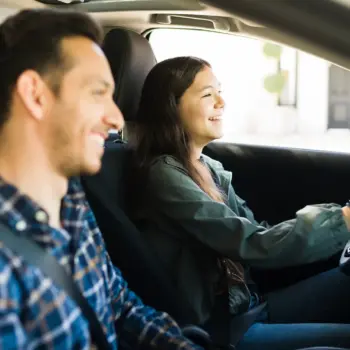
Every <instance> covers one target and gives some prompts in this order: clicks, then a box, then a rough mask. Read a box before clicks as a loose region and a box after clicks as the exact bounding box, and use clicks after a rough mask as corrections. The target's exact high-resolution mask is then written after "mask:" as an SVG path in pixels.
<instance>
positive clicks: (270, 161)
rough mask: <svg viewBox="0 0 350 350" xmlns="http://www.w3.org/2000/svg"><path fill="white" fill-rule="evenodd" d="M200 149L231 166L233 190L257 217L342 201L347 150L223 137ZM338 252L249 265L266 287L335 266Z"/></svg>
mask: <svg viewBox="0 0 350 350" xmlns="http://www.w3.org/2000/svg"><path fill="white" fill-rule="evenodd" d="M204 153H205V154H207V155H208V156H210V157H212V158H214V159H216V160H219V161H220V162H222V163H223V166H224V168H225V169H226V170H229V171H231V172H232V174H233V181H232V183H233V186H234V188H235V190H236V192H237V194H238V195H239V196H240V197H242V198H243V199H245V200H246V201H247V204H248V206H249V207H250V208H251V209H252V210H253V212H254V213H255V216H256V219H257V220H258V221H262V220H266V221H267V222H269V223H270V224H277V223H279V222H281V221H284V220H288V219H291V218H294V217H295V212H296V211H297V210H298V209H301V208H302V207H304V206H305V205H308V204H316V203H328V202H335V203H339V204H342V205H343V204H344V203H345V202H346V201H347V200H348V199H349V198H350V189H349V187H350V186H349V183H350V155H346V154H340V153H327V152H318V151H307V150H298V149H277V148H269V147H260V146H247V145H234V144H228V143H212V144H210V145H209V146H208V147H207V148H206V149H205V150H204ZM338 258H339V256H335V257H333V258H332V259H330V260H329V261H324V262H320V263H316V264H310V265H304V266H302V267H300V268H287V269H283V270H281V271H279V270H277V271H268V272H262V271H255V273H254V277H255V279H256V280H257V282H259V284H260V285H261V287H262V289H263V290H271V289H275V288H279V287H283V286H286V285H288V284H290V283H294V282H296V281H297V280H299V279H302V278H306V277H308V276H310V275H313V274H315V273H318V272H320V271H323V270H325V269H328V268H330V267H333V266H336V265H337V263H338Z"/></svg>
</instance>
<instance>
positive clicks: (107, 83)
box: [83, 76, 115, 91]
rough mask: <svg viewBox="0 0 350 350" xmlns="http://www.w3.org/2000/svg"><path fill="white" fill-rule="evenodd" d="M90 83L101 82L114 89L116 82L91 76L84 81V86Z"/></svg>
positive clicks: (107, 87)
mask: <svg viewBox="0 0 350 350" xmlns="http://www.w3.org/2000/svg"><path fill="white" fill-rule="evenodd" d="M90 84H101V85H103V86H104V87H105V88H106V89H109V90H112V91H114V88H115V87H114V83H111V82H109V81H108V80H106V79H103V78H100V77H94V76H92V77H89V78H87V79H86V80H84V82H83V86H86V85H90Z"/></svg>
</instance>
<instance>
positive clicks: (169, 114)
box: [130, 57, 223, 202]
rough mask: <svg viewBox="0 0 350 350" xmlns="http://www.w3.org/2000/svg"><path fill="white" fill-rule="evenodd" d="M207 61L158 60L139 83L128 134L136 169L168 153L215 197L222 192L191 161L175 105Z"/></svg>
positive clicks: (143, 171)
mask: <svg viewBox="0 0 350 350" xmlns="http://www.w3.org/2000/svg"><path fill="white" fill-rule="evenodd" d="M205 67H210V64H209V63H208V62H206V61H204V60H202V59H199V58H196V57H176V58H171V59H168V60H165V61H162V62H160V63H158V64H157V65H156V66H155V67H154V68H153V69H152V70H151V72H150V73H149V75H148V76H147V78H146V81H145V84H144V86H143V90H142V95H141V101H140V105H139V110H138V115H137V120H136V123H135V126H134V127H133V130H132V133H131V135H130V144H131V145H133V146H134V150H135V164H136V165H137V168H138V169H136V170H137V173H139V175H140V176H142V178H143V180H145V177H144V176H147V174H148V169H149V167H150V166H151V164H152V162H153V161H154V159H156V158H157V157H159V156H161V155H171V156H173V157H175V158H176V159H177V161H178V162H179V163H180V164H181V165H182V166H183V167H184V168H185V169H186V171H187V172H188V174H189V176H190V177H191V178H192V179H193V181H194V182H195V183H196V184H197V185H198V186H199V187H200V188H201V189H202V190H203V191H204V192H206V193H207V194H208V196H210V197H211V198H212V199H214V200H216V201H220V202H222V201H223V195H222V193H221V192H220V190H219V189H218V188H217V186H216V185H215V183H214V181H213V179H212V177H211V175H210V172H209V171H208V169H207V168H206V167H205V165H203V164H202V163H200V162H198V163H196V164H194V163H193V162H192V161H191V149H190V137H189V135H188V134H187V133H186V130H185V129H184V127H183V124H182V122H181V119H180V117H179V114H178V105H179V102H180V99H181V97H182V96H183V94H184V93H185V91H186V90H187V89H188V88H189V87H190V86H191V85H192V83H193V81H194V79H195V77H196V75H197V74H198V73H199V72H200V71H201V70H202V69H204V68H205Z"/></svg>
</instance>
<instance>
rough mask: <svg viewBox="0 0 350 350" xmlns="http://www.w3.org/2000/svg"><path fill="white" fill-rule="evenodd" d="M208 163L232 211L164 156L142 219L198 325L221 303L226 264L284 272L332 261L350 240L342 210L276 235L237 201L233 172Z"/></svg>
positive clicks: (321, 209) (311, 214)
mask: <svg viewBox="0 0 350 350" xmlns="http://www.w3.org/2000/svg"><path fill="white" fill-rule="evenodd" d="M203 158H204V161H205V162H206V164H207V165H208V166H209V167H210V168H211V170H212V171H213V172H214V173H215V174H216V175H217V177H218V179H219V183H220V186H221V187H222V189H223V190H224V191H225V193H226V194H227V197H228V204H229V205H225V204H223V203H219V202H216V201H214V200H213V199H211V198H210V197H209V196H208V195H207V194H206V193H205V192H204V191H202V190H201V188H200V187H199V186H198V185H197V184H196V183H195V182H194V181H193V180H192V179H191V178H190V177H189V176H188V174H187V173H186V170H185V169H184V168H183V167H182V165H181V164H180V163H179V162H177V160H176V159H175V158H173V157H171V156H162V157H159V158H158V159H157V160H156V161H155V162H154V163H153V165H152V167H151V169H150V173H149V176H148V178H147V184H146V187H145V190H146V192H145V193H146V194H147V195H146V197H145V202H144V203H145V205H144V206H143V207H142V208H141V210H140V211H138V213H137V218H136V219H137V220H138V221H139V223H140V225H141V229H142V230H143V231H144V232H145V238H146V240H147V241H148V242H149V243H150V244H151V245H152V247H153V248H154V249H155V252H156V254H157V255H158V256H159V257H160V259H161V261H162V262H163V264H164V266H165V268H166V269H167V271H168V273H169V274H170V276H171V277H172V278H173V282H174V287H175V288H177V289H178V291H179V292H180V293H181V294H183V296H184V297H185V298H186V299H187V300H188V301H189V304H190V305H191V306H192V307H193V315H194V320H193V321H199V322H203V321H204V320H206V319H207V318H208V317H209V314H210V310H211V308H212V306H213V304H214V302H215V288H216V286H217V283H218V281H219V279H220V275H221V271H220V270H219V268H218V266H217V257H218V256H222V257H228V258H230V259H232V260H233V261H242V262H244V264H246V265H250V266H255V267H259V268H281V267H284V266H291V265H298V264H305V263H311V262H314V261H317V260H322V259H326V258H328V257H330V256H332V255H333V254H335V253H337V252H339V251H340V250H341V249H343V247H344V245H345V243H346V242H347V241H348V240H349V239H350V233H349V232H348V230H347V227H346V224H345V221H344V219H343V216H342V210H341V207H340V206H339V205H337V204H319V205H309V206H306V207H305V208H303V209H301V210H299V211H298V212H297V213H296V218H295V219H293V220H288V221H285V222H282V223H280V224H278V225H275V226H272V227H268V225H265V224H259V223H258V222H257V221H256V220H255V219H254V215H253V213H252V212H251V210H250V209H249V208H248V207H247V206H246V204H245V202H244V201H243V200H242V199H241V198H239V197H238V196H237V195H236V193H235V191H234V189H233V187H232V185H231V180H232V174H231V172H228V171H225V170H224V168H223V166H222V164H221V163H219V162H217V161H215V160H213V159H211V158H209V157H207V156H203Z"/></svg>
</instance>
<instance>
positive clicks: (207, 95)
mask: <svg viewBox="0 0 350 350" xmlns="http://www.w3.org/2000/svg"><path fill="white" fill-rule="evenodd" d="M210 96H211V94H206V95H204V96H203V97H210Z"/></svg>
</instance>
